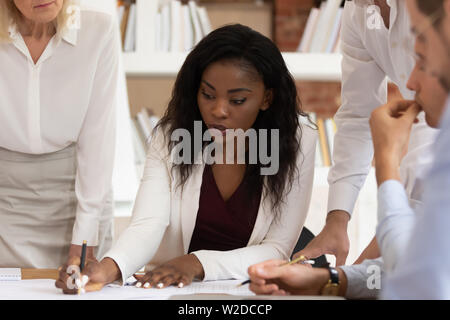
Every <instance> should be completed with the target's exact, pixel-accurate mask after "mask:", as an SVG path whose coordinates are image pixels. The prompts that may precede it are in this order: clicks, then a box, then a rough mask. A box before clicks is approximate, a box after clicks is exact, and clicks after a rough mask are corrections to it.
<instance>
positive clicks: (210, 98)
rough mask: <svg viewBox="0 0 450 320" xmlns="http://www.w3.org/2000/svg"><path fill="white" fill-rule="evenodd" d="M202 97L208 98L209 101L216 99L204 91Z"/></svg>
mask: <svg viewBox="0 0 450 320" xmlns="http://www.w3.org/2000/svg"><path fill="white" fill-rule="evenodd" d="M202 95H203V96H204V97H205V98H206V99H208V100H212V99H214V97H213V96H211V95H209V94H207V93H206V92H204V91H202Z"/></svg>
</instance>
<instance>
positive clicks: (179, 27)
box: [155, 0, 212, 52]
mask: <svg viewBox="0 0 450 320" xmlns="http://www.w3.org/2000/svg"><path fill="white" fill-rule="evenodd" d="M157 10H158V11H157V13H156V16H157V18H156V19H155V20H156V21H155V24H156V26H155V30H156V31H155V32H157V33H158V34H157V35H156V37H155V39H156V41H157V43H156V44H155V48H156V50H157V51H161V52H188V51H190V50H191V49H192V48H193V47H194V46H195V45H196V44H197V43H198V42H200V40H201V39H203V37H204V36H206V35H207V34H208V33H210V32H211V30H212V27H211V21H210V19H209V16H208V12H207V10H206V8H205V7H200V6H198V5H197V4H196V2H195V1H194V0H191V1H188V2H187V4H182V3H181V1H179V0H165V1H162V0H161V1H160V2H159V5H158V6H157Z"/></svg>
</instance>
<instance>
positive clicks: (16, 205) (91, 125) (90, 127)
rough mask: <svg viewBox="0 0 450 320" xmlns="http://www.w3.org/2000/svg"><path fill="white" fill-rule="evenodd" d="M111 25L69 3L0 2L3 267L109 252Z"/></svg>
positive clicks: (114, 47) (51, 264) (114, 63)
mask: <svg viewBox="0 0 450 320" xmlns="http://www.w3.org/2000/svg"><path fill="white" fill-rule="evenodd" d="M114 26H115V24H114V23H113V20H112V18H111V17H110V16H108V15H106V14H103V13H98V12H93V11H81V10H80V8H79V6H78V5H77V4H76V3H75V2H73V1H68V0H2V1H0V267H30V268H55V267H58V266H60V265H61V264H63V263H65V262H66V261H67V259H68V258H69V257H71V256H77V255H79V254H80V251H81V244H82V242H83V240H86V241H87V244H88V256H89V257H91V258H94V257H95V255H97V256H100V255H102V253H103V252H104V251H105V250H107V249H108V248H109V246H110V243H111V239H112V233H111V232H112V231H111V224H112V200H111V199H112V188H111V179H112V178H111V177H112V170H113V158H114V145H115V136H114V134H115V96H116V95H115V92H116V85H117V74H118V59H119V57H118V56H119V47H118V46H119V39H118V38H119V37H118V34H117V32H116V31H117V30H116V28H115V27H114Z"/></svg>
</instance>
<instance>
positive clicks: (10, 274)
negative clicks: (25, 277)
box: [0, 268, 22, 281]
mask: <svg viewBox="0 0 450 320" xmlns="http://www.w3.org/2000/svg"><path fill="white" fill-rule="evenodd" d="M21 279H22V272H21V270H20V268H0V281H17V280H21Z"/></svg>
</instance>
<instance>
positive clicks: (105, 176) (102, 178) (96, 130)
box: [72, 19, 120, 246]
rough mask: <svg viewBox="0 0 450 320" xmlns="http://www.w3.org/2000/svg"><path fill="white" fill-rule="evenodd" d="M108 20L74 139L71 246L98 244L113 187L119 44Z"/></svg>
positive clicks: (115, 31) (112, 23) (117, 37)
mask: <svg viewBox="0 0 450 320" xmlns="http://www.w3.org/2000/svg"><path fill="white" fill-rule="evenodd" d="M110 20H111V22H110V26H109V30H108V31H107V33H106V36H105V37H104V39H103V42H102V44H101V48H102V49H101V52H100V55H99V61H98V65H97V69H96V72H95V77H94V82H93V87H92V91H91V93H90V94H91V97H90V100H89V105H88V110H87V112H86V116H85V119H84V121H83V124H82V128H81V131H80V135H79V137H78V140H77V173H76V179H75V193H76V197H77V200H78V205H77V210H76V219H75V225H74V227H73V235H72V244H77V245H81V244H82V242H83V240H87V243H88V245H89V246H96V245H98V229H99V217H100V215H101V212H102V211H103V209H104V206H105V202H106V198H107V195H108V193H109V192H111V188H112V173H113V166H114V152H115V130H116V124H115V110H116V97H117V95H116V89H117V83H118V62H119V55H120V42H119V34H118V32H117V30H116V28H115V24H114V22H113V19H110ZM80 68H82V66H80Z"/></svg>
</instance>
